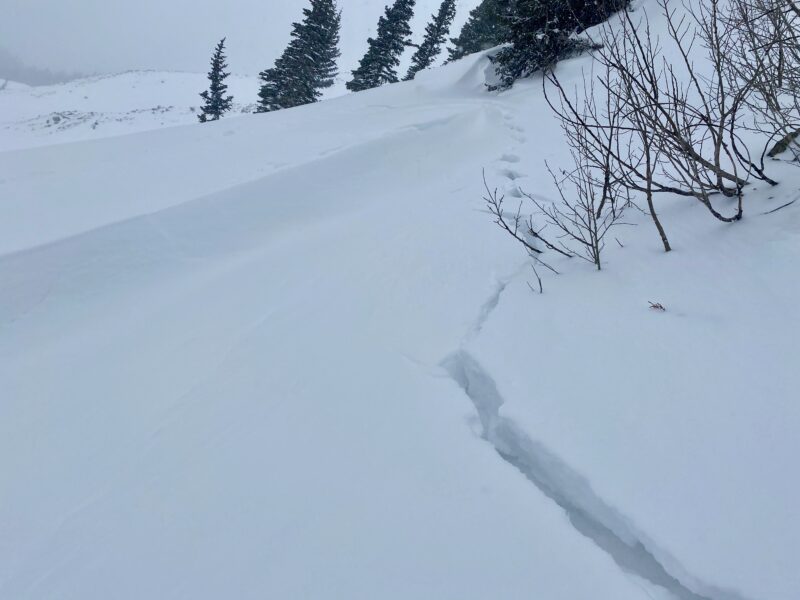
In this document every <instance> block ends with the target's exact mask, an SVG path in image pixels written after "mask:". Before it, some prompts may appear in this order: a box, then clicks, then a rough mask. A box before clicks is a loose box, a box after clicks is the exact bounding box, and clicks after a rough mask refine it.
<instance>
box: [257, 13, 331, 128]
mask: <svg viewBox="0 0 800 600" xmlns="http://www.w3.org/2000/svg"><path fill="white" fill-rule="evenodd" d="M340 27H341V12H340V11H339V10H338V8H337V7H336V3H335V0H311V8H304V9H303V21H302V23H293V24H292V33H291V37H292V39H291V41H290V42H289V45H288V46H287V47H286V49H285V50H284V51H283V54H282V55H281V57H280V58H279V59H278V60H276V61H275V66H274V67H272V68H271V69H266V70H264V71H262V72H261V73H259V77H260V78H261V89H260V91H259V93H258V98H259V99H258V107H257V109H256V111H257V112H268V111H273V110H280V109H282V108H291V107H293V106H300V105H302V104H310V103H311V102H316V101H318V100H319V99H320V97H321V96H322V92H321V90H322V89H325V88H328V87H330V86H331V85H333V80H334V78H335V77H336V75H337V69H336V59H337V58H339V54H340V53H339V29H340Z"/></svg>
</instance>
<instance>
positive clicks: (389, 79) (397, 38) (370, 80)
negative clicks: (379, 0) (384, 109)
mask: <svg viewBox="0 0 800 600" xmlns="http://www.w3.org/2000/svg"><path fill="white" fill-rule="evenodd" d="M414 3H415V0H395V2H394V4H393V5H392V6H391V7H389V6H387V7H386V12H385V14H384V15H383V16H381V18H380V19H378V33H377V35H376V37H374V38H369V40H368V43H369V48H368V49H367V52H366V54H364V57H363V58H362V59H361V61H360V62H359V65H358V68H357V69H356V70H355V71H352V73H353V78H352V79H351V80H350V81H348V82H347V84H346V85H347V89H348V90H350V91H351V92H360V91H361V90H368V89H370V88H374V87H378V86H380V85H383V84H385V83H395V82H397V81H398V79H397V67H398V66H399V65H400V56H401V55H402V54H403V50H405V47H406V46H409V45H411V40H410V39H409V36H410V35H411V26H410V25H409V21H410V20H411V17H413V16H414Z"/></svg>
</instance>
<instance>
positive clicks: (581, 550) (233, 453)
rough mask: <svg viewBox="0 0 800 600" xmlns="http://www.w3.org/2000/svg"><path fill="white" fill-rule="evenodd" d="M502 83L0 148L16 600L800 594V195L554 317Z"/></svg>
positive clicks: (542, 150)
mask: <svg viewBox="0 0 800 600" xmlns="http://www.w3.org/2000/svg"><path fill="white" fill-rule="evenodd" d="M588 61H589V59H588V58H586V57H584V58H580V59H575V60H572V61H568V62H566V63H564V64H563V65H561V66H560V67H559V73H560V74H561V75H562V77H563V78H564V80H565V81H576V80H577V77H578V76H579V74H580V69H581V68H583V67H585V66H587V65H588ZM487 68H488V61H487V59H486V58H485V57H482V56H473V57H470V58H468V59H465V60H463V61H459V62H458V63H456V64H453V65H449V66H447V67H444V68H440V69H434V70H432V71H429V72H427V73H424V74H423V75H422V76H421V77H420V78H418V80H416V81H414V82H409V83H402V84H398V85H394V86H387V87H384V88H381V89H378V90H372V91H369V92H364V93H360V94H355V95H348V96H344V97H340V98H336V99H333V100H329V101H326V102H323V103H320V104H317V105H313V106H306V107H301V108H298V109H293V110H287V111H281V112H277V113H270V114H267V115H244V116H241V117H238V118H235V119H234V118H230V119H225V120H223V121H221V122H218V123H210V124H206V125H202V126H201V125H197V124H192V125H187V126H180V127H172V128H167V129H162V130H159V131H148V132H141V133H137V134H134V135H126V136H119V137H112V138H105V139H96V140H92V141H85V142H80V143H66V142H69V138H68V137H64V138H61V137H59V136H58V135H54V136H53V140H54V141H57V140H61V141H62V142H64V143H60V144H56V145H50V146H46V147H39V148H28V149H24V150H15V151H7V152H1V153H0V214H2V218H1V219H0V390H2V395H0V599H3V600H5V599H6V598H8V599H14V600H24V599H42V598H58V599H81V600H93V599H98V600H100V599H107V598H122V599H132V600H133V599H141V598H191V599H193V600H196V599H205V598H208V599H211V598H221V597H225V598H314V599H317V598H331V599H333V598H337V599H339V598H348V599H350V598H365V599H367V598H369V599H374V598H381V599H392V598H398V599H399V598H403V599H405V598H431V599H436V600H438V599H444V598H453V599H459V600H461V599H468V598H474V599H486V598H502V599H514V598H520V599H523V598H524V599H528V598H543V599H548V600H550V599H563V600H582V599H586V600H596V599H614V600H625V599H628V598H631V599H642V600H645V599H652V598H656V599H658V600H796V599H797V598H798V597H800V548H798V544H799V542H798V540H800V519H798V518H797V515H796V510H797V506H800V484H799V483H798V478H797V475H796V474H795V473H796V471H797V468H796V466H795V462H796V457H797V456H798V455H799V454H800V436H798V434H797V432H798V431H800V404H798V402H797V390H798V389H800V371H798V369H797V366H796V362H797V358H798V352H797V348H796V343H797V338H798V334H800V316H798V311H797V309H796V307H795V306H794V303H795V301H796V299H797V298H798V297H799V296H800V283H799V282H798V277H797V266H796V265H797V264H798V259H800V202H797V203H795V204H793V205H791V206H788V207H786V208H783V209H781V210H779V211H777V212H774V213H771V214H763V213H766V212H767V211H770V210H772V209H775V208H777V207H779V206H781V205H783V204H786V203H787V202H790V201H791V200H794V199H795V198H797V197H798V196H800V192H798V188H799V187H800V185H799V184H800V170H797V168H796V167H792V166H789V165H781V164H776V165H775V170H774V174H775V175H776V176H777V177H778V178H779V179H780V180H781V184H780V185H779V186H778V187H776V188H772V189H769V188H767V187H764V186H754V189H751V190H748V193H747V196H746V202H747V207H746V208H747V213H746V218H745V219H744V220H743V221H742V222H741V223H737V224H734V225H725V224H722V223H718V222H715V221H714V220H713V219H712V218H711V217H710V216H709V215H708V214H707V213H706V212H705V209H703V208H702V207H700V206H698V205H697V204H694V203H692V202H690V201H688V200H686V199H674V198H664V199H661V204H660V208H661V211H660V214H661V216H662V219H663V221H664V225H665V227H666V228H667V232H668V233H669V234H670V237H671V240H672V242H673V246H674V248H675V250H674V251H673V252H672V253H670V254H664V253H663V252H662V251H660V249H659V241H658V237H657V236H656V235H655V232H654V231H653V228H652V224H651V223H650V222H649V221H648V220H647V219H646V218H645V217H643V216H642V215H639V214H637V213H635V212H632V213H630V219H629V220H630V221H631V222H633V223H634V224H635V226H632V227H623V228H620V229H618V230H617V231H616V232H615V233H614V235H615V237H617V238H618V240H619V244H617V243H616V241H613V240H612V243H611V244H609V245H608V247H607V250H606V255H605V264H604V270H603V271H602V272H599V273H598V272H596V271H594V270H593V269H592V268H591V265H588V264H585V263H581V262H578V261H577V260H576V259H573V260H566V259H564V260H559V259H558V257H553V256H548V260H549V261H550V262H551V264H552V265H553V266H555V267H556V268H557V269H558V270H559V271H560V273H561V274H560V275H558V276H555V275H552V274H550V273H547V272H544V273H541V275H542V279H543V286H544V293H543V294H539V293H538V290H536V291H532V290H531V288H530V286H529V284H533V285H534V286H536V283H535V278H534V275H533V272H532V271H531V268H530V262H529V261H528V259H527V257H526V256H525V255H524V253H522V251H521V249H520V248H519V247H518V246H517V245H516V244H515V243H514V242H513V241H512V240H510V239H508V238H507V237H506V236H504V234H503V233H502V232H500V231H499V229H497V228H496V227H495V226H493V225H492V223H491V219H490V217H489V216H488V215H487V214H486V212H485V211H484V209H483V205H482V201H481V194H482V181H481V170H482V169H485V171H486V176H487V179H488V181H489V182H490V184H491V185H492V186H497V187H498V188H499V189H500V191H502V192H504V193H505V194H506V196H507V198H508V199H509V202H510V208H511V209H514V208H516V203H515V200H516V197H518V196H519V195H520V193H519V189H520V188H522V189H524V190H526V191H529V192H531V193H534V194H537V195H538V196H539V197H542V198H552V197H553V196H554V189H553V186H552V184H551V183H550V181H549V179H548V178H547V177H546V174H545V172H544V168H543V159H547V160H548V161H551V163H552V164H554V165H559V164H565V160H566V156H565V154H566V149H565V147H564V144H563V141H562V137H561V133H560V131H559V126H558V123H557V122H556V121H555V120H554V119H553V117H552V116H551V115H550V113H549V110H548V109H547V107H546V103H545V101H544V99H543V97H542V94H541V81H540V80H536V79H533V80H531V81H528V82H523V83H521V84H519V85H517V86H515V88H514V89H513V90H511V91H510V92H507V93H504V94H500V95H496V94H488V93H486V92H485V91H484V90H483V89H482V83H483V81H484V80H485V76H486V69H487ZM165 85H167V84H165ZM108 106H109V110H113V107H114V102H113V101H112V100H111V99H109V101H108ZM125 109H126V107H124V106H123V107H122V109H121V110H125ZM64 135H65V136H67V135H68V134H64ZM648 302H660V303H661V304H663V305H664V306H665V307H666V312H660V311H655V310H652V309H650V308H649V306H648Z"/></svg>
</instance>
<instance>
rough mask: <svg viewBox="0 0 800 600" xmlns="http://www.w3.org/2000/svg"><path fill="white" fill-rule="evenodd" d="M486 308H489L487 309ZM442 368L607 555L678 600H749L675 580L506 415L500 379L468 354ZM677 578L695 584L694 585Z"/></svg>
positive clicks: (584, 484) (491, 437)
mask: <svg viewBox="0 0 800 600" xmlns="http://www.w3.org/2000/svg"><path fill="white" fill-rule="evenodd" d="M504 287H505V286H504V285H503V286H501V287H500V288H499V290H498V291H497V293H496V294H495V295H493V296H492V298H490V300H489V301H488V302H487V303H486V304H485V305H484V309H482V310H481V314H486V315H487V316H488V313H489V312H491V308H493V307H494V306H496V305H497V299H498V298H499V295H500V293H501V292H502V289H503V288H504ZM486 307H490V308H489V309H488V310H487V309H486ZM483 321H485V317H484V318H483ZM478 323H481V319H479V321H478ZM473 329H475V328H474V327H473ZM441 366H442V367H443V368H444V369H445V370H446V371H447V373H448V374H449V376H450V377H451V378H452V379H453V381H455V382H456V383H457V384H458V385H459V387H461V389H463V390H464V393H465V394H466V395H467V397H469V399H470V400H471V401H472V403H473V404H474V406H475V409H476V411H477V413H478V417H479V419H480V423H481V427H482V437H483V439H485V440H486V441H487V442H488V443H490V444H491V445H492V446H493V447H494V449H495V450H496V451H497V453H498V454H499V455H500V457H502V458H503V460H505V461H506V462H507V463H509V464H510V465H512V466H514V467H515V468H517V469H518V470H519V471H520V472H521V473H522V474H523V475H524V476H525V478H526V479H527V480H528V481H530V482H531V483H532V484H534V485H535V486H536V487H537V488H538V489H539V490H540V491H541V492H542V493H543V494H544V495H545V496H547V497H548V498H550V499H551V500H552V501H553V502H555V503H556V504H558V506H560V507H561V508H562V509H563V510H564V512H565V513H566V515H567V517H568V518H569V521H570V523H571V524H572V526H573V527H574V528H575V529H576V530H577V531H578V532H579V533H581V534H582V535H584V536H585V537H587V538H589V539H590V540H592V541H593V542H594V543H595V544H596V545H597V546H598V547H599V548H600V549H602V550H603V551H605V552H606V553H607V554H608V555H609V556H610V557H611V558H612V559H613V560H614V562H615V563H616V564H617V565H618V566H619V567H620V568H621V569H622V570H623V571H625V572H627V573H632V574H634V575H637V576H638V577H640V578H642V579H645V580H647V581H649V582H650V583H652V584H654V585H657V586H659V587H661V588H664V589H666V590H667V591H668V592H670V593H671V594H672V595H673V596H674V597H675V598H676V599H678V600H744V598H743V597H742V596H740V595H739V594H737V593H735V592H731V591H728V590H722V589H719V588H715V587H712V586H707V585H704V584H702V583H701V582H699V581H697V580H696V579H695V578H693V577H689V576H687V575H685V574H683V575H679V576H676V575H675V574H673V573H670V572H669V570H668V568H667V567H666V566H665V565H664V564H663V563H662V562H660V561H659V559H658V558H656V555H657V554H659V552H658V551H656V552H655V554H654V545H653V543H652V542H651V541H650V540H647V539H646V538H645V537H644V536H643V535H641V534H640V533H639V532H637V531H636V530H635V528H634V527H633V526H632V525H631V523H630V522H629V520H628V519H626V518H625V517H624V516H623V515H621V514H620V513H619V512H618V511H617V510H616V509H614V508H613V507H611V506H609V505H608V504H606V503H605V502H604V501H603V500H602V499H601V498H599V497H598V496H597V494H596V493H595V492H594V491H593V490H592V487H591V485H590V484H589V482H588V481H587V480H586V478H584V477H583V476H582V475H580V474H579V473H577V472H576V471H575V470H574V469H572V468H571V467H570V466H569V465H567V464H566V463H564V461H563V460H561V459H560V458H559V457H558V456H556V455H555V454H553V453H552V452H551V451H550V450H549V449H548V448H546V447H545V446H544V445H542V444H541V443H540V442H537V441H536V440H534V439H532V438H531V437H530V436H528V434H527V433H525V431H523V430H522V428H520V427H519V426H518V425H517V424H516V423H515V422H514V421H513V420H511V419H509V418H507V417H504V416H502V415H501V413H500V408H501V407H502V405H503V402H504V401H503V398H502V397H501V395H500V393H499V391H498V389H497V385H496V383H495V381H494V380H493V379H492V377H491V376H490V375H489V373H487V372H486V370H485V369H484V368H483V367H482V365H481V364H480V363H479V362H478V361H477V360H476V359H475V358H474V357H473V356H472V355H471V354H469V352H467V351H466V350H463V349H461V350H457V351H456V352H453V353H452V354H450V355H449V356H447V357H446V358H445V359H444V360H443V361H442V362H441ZM671 562H672V561H671ZM678 577H683V578H684V579H687V580H691V583H686V582H683V581H681V580H680V579H679V578H678ZM689 586H691V587H692V588H695V589H691V588H690V587H689ZM695 590H697V591H695Z"/></svg>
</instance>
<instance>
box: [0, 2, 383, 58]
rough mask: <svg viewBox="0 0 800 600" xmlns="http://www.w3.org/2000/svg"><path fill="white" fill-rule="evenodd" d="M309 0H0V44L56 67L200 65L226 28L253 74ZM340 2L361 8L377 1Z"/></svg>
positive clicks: (233, 49)
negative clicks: (0, 8)
mask: <svg viewBox="0 0 800 600" xmlns="http://www.w3.org/2000/svg"><path fill="white" fill-rule="evenodd" d="M306 2H307V0H213V1H210V0H0V6H2V11H0V46H3V47H5V48H6V49H7V50H8V51H10V52H11V53H12V54H14V55H16V56H17V57H18V58H19V59H20V60H21V61H22V62H24V63H26V64H28V65H29V66H34V67H40V68H48V69H53V70H58V71H70V72H72V71H80V72H86V73H91V72H101V73H104V72H118V71H122V70H127V69H168V70H186V71H204V70H205V69H206V66H207V62H208V59H209V56H210V53H211V51H212V49H213V46H214V43H215V42H216V41H217V40H218V39H219V38H221V37H222V36H223V35H227V36H228V42H229V44H228V47H229V57H230V58H229V62H230V65H231V69H232V70H233V71H235V72H240V73H255V72H258V71H259V70H261V69H263V68H265V67H266V66H269V64H270V63H271V61H272V60H273V59H274V58H275V55H276V54H277V53H278V52H280V51H281V50H282V49H283V47H284V46H285V44H286V42H287V41H288V36H289V25H290V23H291V22H292V21H294V20H297V19H298V18H299V17H300V10H301V8H302V7H303V6H305V5H306ZM340 4H344V5H347V7H348V9H350V10H358V9H359V8H361V9H362V10H363V9H364V8H365V5H366V8H368V9H371V8H372V6H369V5H374V4H375V1H374V0H343V1H342V2H340ZM378 4H379V5H382V4H383V0H379V1H378ZM378 10H380V9H378ZM369 12H374V11H372V10H369ZM377 17H378V14H375V15H371V16H370V19H371V20H375V21H376V20H377Z"/></svg>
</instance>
